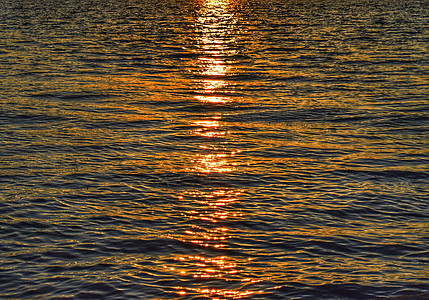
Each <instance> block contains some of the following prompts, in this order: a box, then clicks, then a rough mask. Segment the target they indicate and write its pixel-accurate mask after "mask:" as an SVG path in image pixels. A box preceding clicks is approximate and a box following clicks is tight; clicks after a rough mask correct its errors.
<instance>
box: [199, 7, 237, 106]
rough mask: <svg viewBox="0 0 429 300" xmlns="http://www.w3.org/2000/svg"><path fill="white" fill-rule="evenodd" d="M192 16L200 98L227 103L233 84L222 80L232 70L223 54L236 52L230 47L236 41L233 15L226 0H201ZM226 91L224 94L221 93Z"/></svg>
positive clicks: (203, 100) (206, 101) (227, 55)
mask: <svg viewBox="0 0 429 300" xmlns="http://www.w3.org/2000/svg"><path fill="white" fill-rule="evenodd" d="M198 14H199V16H198V18H197V19H196V20H195V29H196V30H195V31H196V34H197V38H196V40H195V46H196V48H197V49H196V53H198V54H200V57H199V58H198V59H197V61H196V62H195V64H196V71H194V73H195V75H197V76H198V77H202V78H203V79H199V80H197V81H196V82H195V83H196V86H197V88H198V90H197V91H198V93H199V95H196V96H195V99H197V100H198V101H200V102H205V103H227V102H230V101H231V99H230V97H229V95H228V94H231V93H233V92H234V88H233V85H232V84H231V83H228V82H227V81H226V80H225V77H227V76H228V75H230V74H233V73H234V70H233V69H232V66H233V64H232V62H231V61H228V60H227V59H226V58H228V57H231V56H232V55H234V54H236V52H237V50H236V49H234V47H232V46H233V45H234V44H236V35H235V34H234V33H236V31H237V29H236V23H237V20H236V17H235V15H234V13H233V11H232V10H231V3H230V1H228V0H211V1H205V2H204V3H203V4H202V6H201V8H200V9H199V11H198ZM225 94H226V95H225Z"/></svg>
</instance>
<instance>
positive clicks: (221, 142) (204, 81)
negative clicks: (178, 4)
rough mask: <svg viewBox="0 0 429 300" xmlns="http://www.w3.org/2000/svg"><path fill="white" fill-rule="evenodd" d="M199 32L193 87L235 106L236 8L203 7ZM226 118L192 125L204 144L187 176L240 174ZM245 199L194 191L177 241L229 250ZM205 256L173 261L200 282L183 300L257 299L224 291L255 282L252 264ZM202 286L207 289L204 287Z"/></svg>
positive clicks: (212, 116)
mask: <svg viewBox="0 0 429 300" xmlns="http://www.w3.org/2000/svg"><path fill="white" fill-rule="evenodd" d="M194 31H195V35H196V38H195V40H194V41H193V43H194V44H193V45H192V46H193V47H195V50H194V52H196V53H197V56H198V57H197V59H195V61H194V62H191V67H192V69H191V70H190V71H191V72H192V73H193V74H194V75H195V77H196V78H197V79H196V80H195V81H194V82H193V85H194V87H195V88H196V90H197V95H196V96H195V99H196V100H197V101H199V102H201V103H206V104H207V105H224V104H227V103H230V102H232V101H233V99H232V98H231V95H232V94H233V93H234V92H235V90H234V85H233V84H231V82H228V80H227V78H228V76H229V75H231V74H233V73H234V68H233V61H232V56H233V55H235V54H236V51H237V50H235V49H234V47H233V46H234V44H235V43H236V36H237V34H239V28H238V27H237V18H236V16H235V15H234V11H233V7H232V3H231V2H230V1H228V0H211V1H205V2H203V3H202V4H201V6H200V7H199V9H198V16H197V18H196V19H195V24H194ZM222 117H223V116H222V114H221V113H220V112H207V113H206V114H204V117H203V118H201V119H197V120H195V121H191V124H190V125H191V126H192V127H193V128H194V129H193V130H192V134H193V135H195V136H199V137H201V138H202V139H203V142H202V143H201V144H200V146H199V152H198V153H197V154H196V155H195V156H194V158H193V159H191V161H190V166H189V168H188V169H187V171H188V172H192V173H196V174H201V175H202V176H210V175H216V174H217V175H218V176H221V175H222V174H229V173H231V172H233V171H235V169H236V164H237V163H235V162H234V156H235V155H236V154H238V153H240V152H241V150H240V149H234V145H233V144H231V132H230V130H229V129H228V127H229V126H228V125H229V124H227V123H225V122H224V121H223V120H222ZM242 193H243V191H242V190H236V189H231V188H216V189H213V190H209V191H207V190H204V191H203V190H198V189H196V190H189V191H186V192H185V193H184V194H183V195H180V196H179V200H181V201H190V202H191V203H192V205H193V209H190V210H189V211H187V212H186V214H185V215H186V218H187V222H188V223H189V227H188V229H186V230H184V232H183V233H182V234H181V235H180V237H178V238H179V239H180V240H181V241H182V242H184V243H190V244H192V245H194V246H196V247H202V248H207V249H221V248H224V247H226V246H227V241H228V239H229V238H230V237H231V233H230V230H231V228H229V227H228V225H227V224H231V223H232V222H234V221H237V220H240V219H241V218H242V217H243V216H242V213H241V211H240V210H239V209H237V208H234V204H235V203H236V202H237V201H239V197H240V194H242ZM229 226H230V225H229ZM200 253H201V254H199V255H193V254H192V255H191V254H190V255H179V254H178V255H176V256H175V257H174V260H175V262H176V264H175V265H174V266H173V267H170V270H171V271H172V272H176V274H177V275H178V276H183V277H184V278H188V279H189V280H190V282H191V283H192V282H193V280H196V281H195V284H191V285H189V284H188V286H176V287H175V289H176V290H177V293H178V295H179V297H180V298H182V297H183V298H186V297H187V296H189V295H190V294H192V295H200V296H203V297H207V298H211V299H240V298H244V297H247V296H249V295H252V294H254V293H256V292H255V291H250V290H245V289H244V290H241V289H238V288H225V287H228V286H231V284H229V283H228V282H232V281H237V280H238V281H240V282H247V283H249V282H254V281H255V280H253V279H251V278H248V277H246V275H245V274H243V267H240V265H243V264H244V263H247V262H248V261H243V258H240V259H238V258H234V257H229V256H228V255H221V256H213V251H209V252H204V251H202V252H200ZM204 253H206V254H207V255H204ZM209 253H211V255H209ZM246 260H247V259H246ZM166 268H168V267H167V266H166ZM237 278H240V279H237ZM201 280H204V281H206V282H207V283H206V284H201ZM213 280H217V281H221V282H222V283H221V284H220V285H219V282H217V283H213ZM256 281H258V280H256ZM210 285H212V286H210ZM220 287H224V288H220Z"/></svg>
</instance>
